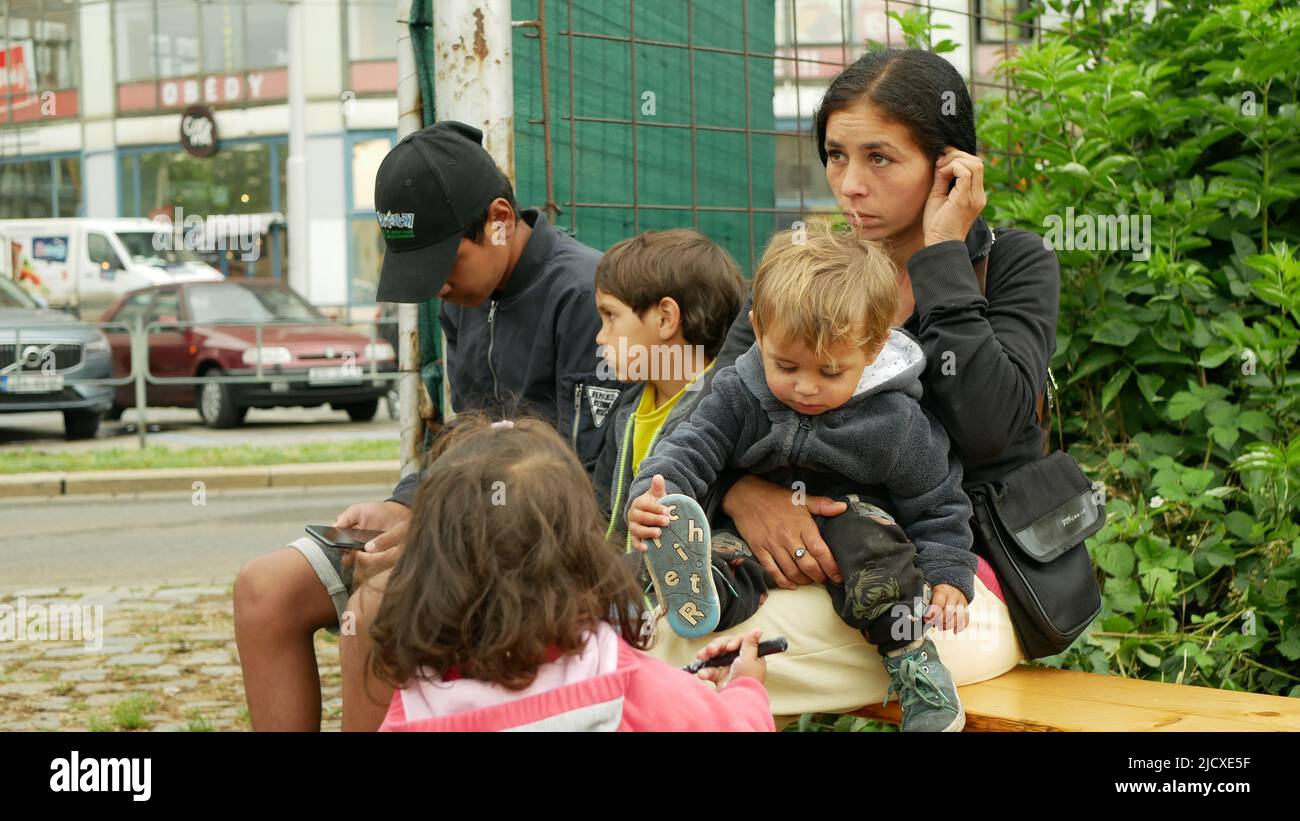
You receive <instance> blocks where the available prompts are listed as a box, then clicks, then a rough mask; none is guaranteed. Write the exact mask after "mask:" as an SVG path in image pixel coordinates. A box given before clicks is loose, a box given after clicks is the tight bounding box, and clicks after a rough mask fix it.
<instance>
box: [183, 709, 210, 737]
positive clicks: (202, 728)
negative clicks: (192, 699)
mask: <svg viewBox="0 0 1300 821" xmlns="http://www.w3.org/2000/svg"><path fill="white" fill-rule="evenodd" d="M185 718H187V719H188V720H189V722H190V723H189V724H188V725H187V726H186V728H185V729H184V730H183V731H182V732H186V733H210V732H212V725H211V724H209V723H208V720H207V719H206V718H204V717H203V715H202V714H201V713H199V711H198V710H191V711H190V712H189V713H188V714H187V715H186V716H185Z"/></svg>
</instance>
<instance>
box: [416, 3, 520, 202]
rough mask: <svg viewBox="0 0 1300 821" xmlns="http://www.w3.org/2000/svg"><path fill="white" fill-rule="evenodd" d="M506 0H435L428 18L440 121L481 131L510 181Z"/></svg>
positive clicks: (511, 92) (511, 95)
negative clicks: (432, 15)
mask: <svg viewBox="0 0 1300 821" xmlns="http://www.w3.org/2000/svg"><path fill="white" fill-rule="evenodd" d="M510 21H511V18H510V0H439V2H438V12H437V14H436V15H434V20H433V69H434V81H433V82H434V89H435V92H434V93H435V95H436V96H437V99H438V119H439V120H459V121H461V122H463V123H469V124H470V125H472V126H474V127H475V128H477V129H480V130H481V131H482V132H483V145H484V147H485V148H487V151H488V153H489V154H491V155H492V158H493V159H494V160H496V163H497V166H498V167H499V168H500V169H501V171H502V172H503V173H505V175H506V176H507V177H509V178H510V182H511V183H512V184H513V183H514V181H515V150H514V143H515V134H514V131H515V128H514V125H515V120H514V118H515V87H514V76H513V74H512V73H511V72H512V68H511V60H512V50H511V24H510Z"/></svg>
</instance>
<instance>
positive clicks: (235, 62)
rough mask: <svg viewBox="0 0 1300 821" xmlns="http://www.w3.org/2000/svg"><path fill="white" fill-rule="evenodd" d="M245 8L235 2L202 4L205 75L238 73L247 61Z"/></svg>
mask: <svg viewBox="0 0 1300 821" xmlns="http://www.w3.org/2000/svg"><path fill="white" fill-rule="evenodd" d="M244 31H245V25H244V7H243V5H242V4H240V3H239V2H238V0H235V1H234V2H231V1H230V0H226V2H224V3H205V4H203V72H204V73H205V74H215V73H219V72H227V71H238V70H239V69H241V68H243V67H244V65H245V60H244Z"/></svg>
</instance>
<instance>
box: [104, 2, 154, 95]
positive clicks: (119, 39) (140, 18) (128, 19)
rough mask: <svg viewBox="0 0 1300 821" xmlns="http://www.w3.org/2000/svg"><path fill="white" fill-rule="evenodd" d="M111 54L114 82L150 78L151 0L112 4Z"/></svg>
mask: <svg viewBox="0 0 1300 821" xmlns="http://www.w3.org/2000/svg"><path fill="white" fill-rule="evenodd" d="M113 33H114V38H113V53H114V56H115V59H116V61H117V81H118V82H119V83H130V82H134V81H137V80H151V79H153V78H154V77H155V76H156V74H155V70H154V64H153V51H154V50H153V45H154V42H155V37H154V15H153V0H118V2H116V3H114V4H113Z"/></svg>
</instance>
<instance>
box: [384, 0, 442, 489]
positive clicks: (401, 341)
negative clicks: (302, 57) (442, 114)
mask: <svg viewBox="0 0 1300 821" xmlns="http://www.w3.org/2000/svg"><path fill="white" fill-rule="evenodd" d="M396 3H397V23H398V27H397V30H398V35H397V137H398V139H401V138H402V137H405V136H406V135H407V134H410V133H411V132H413V131H419V130H420V127H421V126H422V125H423V124H424V118H423V106H422V101H421V100H420V80H419V78H418V77H417V76H416V73H415V52H414V51H413V43H412V40H411V30H410V22H411V0H396ZM418 310H419V309H418V307H417V306H416V305H414V304H412V303H401V304H399V305H398V306H397V339H398V345H397V367H398V371H399V373H400V374H401V375H400V376H399V377H398V380H397V405H398V411H399V422H398V425H399V427H400V430H401V437H402V454H401V457H402V475H403V476H405V475H406V474H408V473H411V472H412V471H415V470H417V469H418V468H419V455H420V446H421V444H422V443H423V440H424V427H423V424H422V421H421V418H420V364H421V363H420V321H419V313H418ZM444 350H445V348H444Z"/></svg>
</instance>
